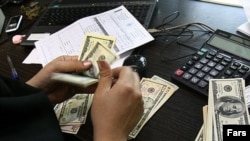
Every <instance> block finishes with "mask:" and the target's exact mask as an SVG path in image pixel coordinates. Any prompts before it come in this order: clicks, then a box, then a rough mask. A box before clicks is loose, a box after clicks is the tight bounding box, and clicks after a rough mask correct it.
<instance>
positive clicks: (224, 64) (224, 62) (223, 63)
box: [220, 60, 229, 66]
mask: <svg viewBox="0 0 250 141" xmlns="http://www.w3.org/2000/svg"><path fill="white" fill-rule="evenodd" d="M228 63H229V62H227V61H224V60H223V61H221V62H220V64H221V65H223V66H226V65H228Z"/></svg>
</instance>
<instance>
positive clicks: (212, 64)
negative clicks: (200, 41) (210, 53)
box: [207, 61, 216, 67]
mask: <svg viewBox="0 0 250 141" xmlns="http://www.w3.org/2000/svg"><path fill="white" fill-rule="evenodd" d="M207 65H208V66H209V67H214V66H215V65H216V63H215V62H213V61H210V62H208V64H207Z"/></svg>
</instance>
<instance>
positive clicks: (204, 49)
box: [200, 48, 208, 53]
mask: <svg viewBox="0 0 250 141" xmlns="http://www.w3.org/2000/svg"><path fill="white" fill-rule="evenodd" d="M200 51H201V52H204V53H206V52H207V51H208V50H207V49H206V48H201V50H200Z"/></svg>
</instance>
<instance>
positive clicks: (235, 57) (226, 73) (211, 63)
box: [172, 30, 250, 96]
mask: <svg viewBox="0 0 250 141" xmlns="http://www.w3.org/2000/svg"><path fill="white" fill-rule="evenodd" d="M249 54H250V40H248V39H244V38H242V37H240V36H237V35H234V34H231V33H229V32H226V31H222V30H216V31H215V33H214V34H213V35H212V36H211V38H210V39H209V40H208V41H207V42H206V44H205V45H204V46H203V47H202V48H201V49H200V50H198V51H197V53H195V54H194V55H193V56H192V57H191V58H190V60H188V61H187V62H186V64H184V65H183V66H182V67H180V68H179V69H177V70H176V71H175V72H174V75H173V76H172V77H173V79H174V80H177V81H179V82H181V83H182V84H184V85H186V86H188V87H190V88H192V89H194V90H196V91H198V92H200V93H201V94H204V95H206V96H207V95H208V82H209V79H215V78H244V79H247V78H248V77H249V75H250V62H249V61H250V56H249Z"/></svg>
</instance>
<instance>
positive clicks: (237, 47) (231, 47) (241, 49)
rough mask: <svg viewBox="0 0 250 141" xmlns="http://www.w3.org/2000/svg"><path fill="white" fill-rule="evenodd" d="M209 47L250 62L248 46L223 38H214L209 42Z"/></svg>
mask: <svg viewBox="0 0 250 141" xmlns="http://www.w3.org/2000/svg"><path fill="white" fill-rule="evenodd" d="M208 44H209V45H212V46H214V47H217V48H219V49H221V50H223V51H226V52H229V53H231V54H234V55H236V56H239V57H242V58H244V59H247V60H250V48H249V47H248V46H246V45H243V44H240V43H237V42H235V41H232V40H229V39H227V38H225V37H222V36H217V35H216V36H213V37H212V38H211V39H210V40H209V41H208Z"/></svg>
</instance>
